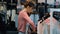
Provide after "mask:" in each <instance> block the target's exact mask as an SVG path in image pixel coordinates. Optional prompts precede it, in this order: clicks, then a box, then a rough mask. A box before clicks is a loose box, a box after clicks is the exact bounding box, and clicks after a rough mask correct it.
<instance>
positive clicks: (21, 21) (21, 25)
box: [18, 11, 35, 32]
mask: <svg viewBox="0 0 60 34" xmlns="http://www.w3.org/2000/svg"><path fill="white" fill-rule="evenodd" d="M27 23H29V24H30V25H31V27H32V28H33V29H35V25H34V22H33V21H32V20H31V19H30V17H29V16H28V14H27V13H26V12H25V11H20V12H19V16H18V31H21V32H25V30H26V24H27Z"/></svg>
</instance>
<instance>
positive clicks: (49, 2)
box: [38, 0, 54, 4]
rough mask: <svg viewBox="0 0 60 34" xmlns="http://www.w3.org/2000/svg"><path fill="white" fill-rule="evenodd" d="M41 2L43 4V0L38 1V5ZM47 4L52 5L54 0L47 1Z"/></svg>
mask: <svg viewBox="0 0 60 34" xmlns="http://www.w3.org/2000/svg"><path fill="white" fill-rule="evenodd" d="M41 2H44V3H45V0H38V3H41ZM47 3H48V4H54V0H47Z"/></svg>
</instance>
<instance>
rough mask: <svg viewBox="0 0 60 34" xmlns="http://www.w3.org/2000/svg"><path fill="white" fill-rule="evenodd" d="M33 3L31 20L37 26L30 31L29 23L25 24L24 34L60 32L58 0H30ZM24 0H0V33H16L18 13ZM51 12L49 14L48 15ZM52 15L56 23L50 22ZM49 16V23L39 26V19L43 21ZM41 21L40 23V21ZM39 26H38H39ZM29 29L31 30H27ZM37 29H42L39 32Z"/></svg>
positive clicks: (59, 6) (58, 33) (59, 1)
mask: <svg viewBox="0 0 60 34" xmlns="http://www.w3.org/2000/svg"><path fill="white" fill-rule="evenodd" d="M31 1H32V2H33V3H34V5H35V6H34V7H35V8H34V9H33V12H32V13H31V15H30V18H31V20H33V22H34V24H35V25H36V27H37V31H36V32H31V31H32V30H31V28H30V25H29V24H27V26H26V34H60V0H31ZM24 2H26V0H0V34H5V33H6V34H18V30H17V28H18V15H19V11H21V10H22V9H23V8H24V6H23V5H21V3H24ZM50 13H51V15H50ZM52 17H53V18H54V19H55V21H56V22H57V23H55V21H54V22H52ZM49 18H50V22H49V23H43V24H42V26H39V25H40V24H39V23H38V21H39V20H42V22H44V21H45V20H47V19H49ZM47 21H48V20H47ZM42 22H41V23H42ZM39 27H40V28H39ZM29 30H31V31H30V32H29ZM39 30H43V31H42V32H41V33H40V31H39Z"/></svg>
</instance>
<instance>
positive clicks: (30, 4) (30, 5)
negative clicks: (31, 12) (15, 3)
mask: <svg viewBox="0 0 60 34" xmlns="http://www.w3.org/2000/svg"><path fill="white" fill-rule="evenodd" d="M27 6H29V7H32V8H34V4H33V3H32V2H29V3H25V4H24V7H25V8H27Z"/></svg>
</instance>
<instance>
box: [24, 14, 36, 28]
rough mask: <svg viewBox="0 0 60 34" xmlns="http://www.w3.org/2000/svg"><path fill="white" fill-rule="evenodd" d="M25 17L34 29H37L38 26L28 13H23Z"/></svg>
mask: <svg viewBox="0 0 60 34" xmlns="http://www.w3.org/2000/svg"><path fill="white" fill-rule="evenodd" d="M23 18H24V19H25V20H26V21H27V22H28V23H29V24H30V25H31V26H32V28H33V29H35V27H36V26H35V25H34V22H33V21H32V20H31V19H30V17H29V16H28V14H27V13H23Z"/></svg>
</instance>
